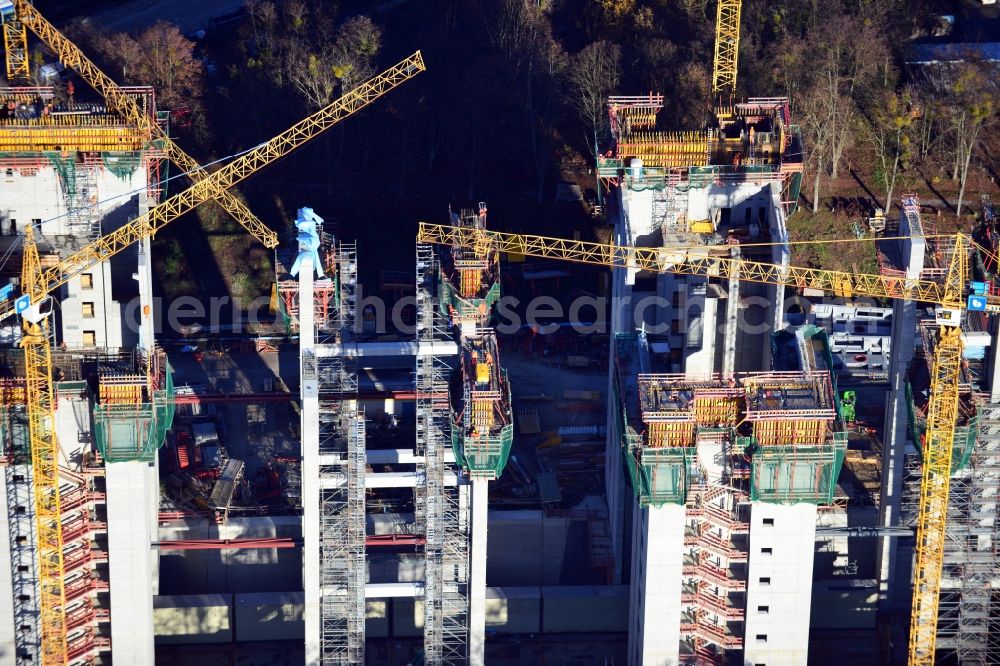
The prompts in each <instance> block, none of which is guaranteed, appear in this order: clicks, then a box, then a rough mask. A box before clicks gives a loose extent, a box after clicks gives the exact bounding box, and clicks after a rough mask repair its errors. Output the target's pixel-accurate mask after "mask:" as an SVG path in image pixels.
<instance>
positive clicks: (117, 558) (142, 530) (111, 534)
mask: <svg viewBox="0 0 1000 666" xmlns="http://www.w3.org/2000/svg"><path fill="white" fill-rule="evenodd" d="M150 469H154V471H155V468H152V467H151V464H150V463H144V462H123V463H114V464H109V465H107V466H106V470H105V473H106V477H105V482H106V487H107V510H108V577H109V582H110V586H111V593H110V594H111V617H113V618H114V621H113V622H112V623H111V657H112V659H114V661H115V663H119V664H136V665H137V666H138V665H140V664H150V665H152V664H153V570H152V566H151V560H150V556H149V551H150V544H151V542H152V541H153V540H154V539H155V535H156V522H152V523H150V519H149V510H148V502H149V497H150V496H153V497H159V493H160V486H159V483H158V482H157V479H156V476H155V474H150V471H149V470H150Z"/></svg>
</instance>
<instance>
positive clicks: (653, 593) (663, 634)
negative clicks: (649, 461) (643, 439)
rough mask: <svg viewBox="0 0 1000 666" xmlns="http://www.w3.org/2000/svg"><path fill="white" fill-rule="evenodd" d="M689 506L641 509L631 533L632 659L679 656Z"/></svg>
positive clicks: (652, 662) (642, 664) (665, 661)
mask: <svg viewBox="0 0 1000 666" xmlns="http://www.w3.org/2000/svg"><path fill="white" fill-rule="evenodd" d="M683 543H684V507H683V506H680V505H676V504H667V505H665V506H662V507H659V508H656V507H650V508H648V509H641V510H639V511H637V512H636V521H635V524H634V528H633V531H632V581H631V586H630V590H629V632H628V663H629V664H630V665H631V666H674V665H675V664H677V663H678V658H679V655H680V640H681V635H680V627H681V580H682V569H683V564H684V550H683V547H682V544H683Z"/></svg>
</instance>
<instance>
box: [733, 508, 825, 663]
mask: <svg viewBox="0 0 1000 666" xmlns="http://www.w3.org/2000/svg"><path fill="white" fill-rule="evenodd" d="M815 547H816V505H815V504H792V505H782V504H768V503H765V502H754V504H753V507H752V509H751V512H750V558H749V561H748V564H747V597H746V598H747V609H746V624H745V634H744V636H743V662H744V663H746V664H805V663H806V661H807V656H808V653H809V615H810V610H811V607H812V576H813V558H814V557H815V553H814V549H815Z"/></svg>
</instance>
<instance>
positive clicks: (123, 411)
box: [93, 350, 175, 462]
mask: <svg viewBox="0 0 1000 666" xmlns="http://www.w3.org/2000/svg"><path fill="white" fill-rule="evenodd" d="M174 397H175V393H174V382H173V372H172V370H171V369H170V364H169V363H168V362H167V358H166V354H164V353H163V351H162V350H156V351H154V352H153V353H152V354H151V355H150V357H149V361H148V362H147V361H146V360H145V359H144V358H142V357H141V356H140V357H138V361H137V364H136V365H133V364H132V363H125V364H124V367H123V365H122V363H121V362H117V363H103V364H101V365H100V367H99V370H98V376H97V387H96V393H95V395H94V409H93V417H94V445H95V446H96V448H97V450H98V451H99V452H100V454H101V456H102V457H103V458H104V460H106V461H107V462H131V461H143V462H151V461H152V460H153V456H155V455H156V452H157V451H158V450H159V449H160V447H162V446H163V443H164V441H166V436H167V431H168V430H170V427H171V426H172V425H173V420H174V406H175V402H174Z"/></svg>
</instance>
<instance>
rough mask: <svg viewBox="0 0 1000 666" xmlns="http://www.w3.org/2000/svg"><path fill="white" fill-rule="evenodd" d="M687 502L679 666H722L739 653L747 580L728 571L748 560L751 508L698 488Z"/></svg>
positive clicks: (735, 495)
mask: <svg viewBox="0 0 1000 666" xmlns="http://www.w3.org/2000/svg"><path fill="white" fill-rule="evenodd" d="M692 499H693V501H692V503H691V505H689V506H688V509H687V512H686V519H687V522H686V524H685V527H684V558H683V560H682V562H683V564H682V566H683V574H684V578H683V582H682V587H681V603H682V604H683V605H684V607H683V609H682V610H681V618H682V619H681V632H682V633H683V635H684V637H685V640H684V643H685V650H683V651H682V653H681V662H682V663H694V664H723V663H726V653H727V652H729V653H730V654H732V651H733V650H739V649H740V648H742V647H743V638H742V637H743V633H744V632H743V629H742V622H743V620H744V619H745V611H744V609H743V603H742V595H743V594H744V593H745V592H746V580H745V579H744V578H743V576H742V574H740V573H738V572H737V571H736V570H735V569H734V567H733V565H734V564H745V563H746V562H747V560H748V557H749V555H748V552H747V548H746V539H747V537H748V535H749V532H750V525H749V523H748V521H747V520H746V516H747V515H748V514H749V509H750V505H749V503H748V498H747V496H746V494H745V493H743V492H741V491H739V490H737V489H735V488H732V487H730V486H727V485H717V484H708V485H704V484H700V485H697V486H695V487H694V493H693V498H692Z"/></svg>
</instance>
